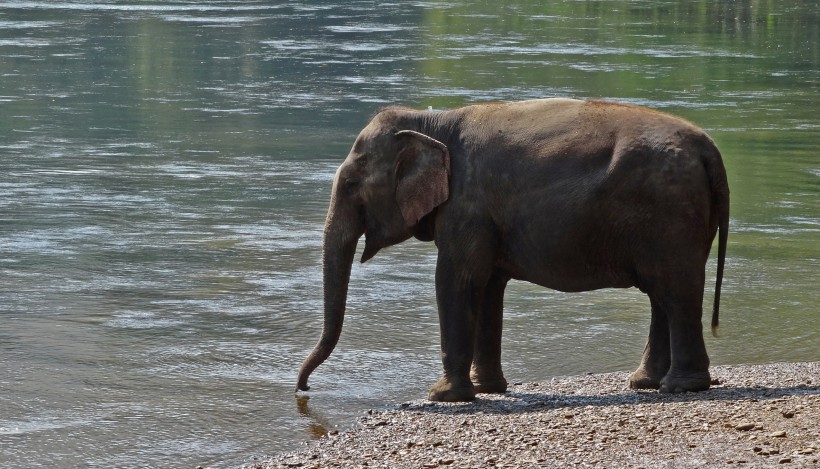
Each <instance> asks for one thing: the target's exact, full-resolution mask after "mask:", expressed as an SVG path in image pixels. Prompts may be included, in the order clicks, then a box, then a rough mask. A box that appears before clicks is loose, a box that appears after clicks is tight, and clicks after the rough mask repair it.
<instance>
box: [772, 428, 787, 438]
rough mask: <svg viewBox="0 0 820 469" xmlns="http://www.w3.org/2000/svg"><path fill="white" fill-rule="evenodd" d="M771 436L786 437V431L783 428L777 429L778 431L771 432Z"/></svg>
mask: <svg viewBox="0 0 820 469" xmlns="http://www.w3.org/2000/svg"><path fill="white" fill-rule="evenodd" d="M769 436H770V437H772V438H786V432H784V431H783V430H780V431H777V432H772V433H769Z"/></svg>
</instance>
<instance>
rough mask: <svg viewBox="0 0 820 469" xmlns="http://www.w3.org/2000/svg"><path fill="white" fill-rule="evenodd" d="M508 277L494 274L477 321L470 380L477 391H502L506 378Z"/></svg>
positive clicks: (504, 389) (505, 386)
mask: <svg viewBox="0 0 820 469" xmlns="http://www.w3.org/2000/svg"><path fill="white" fill-rule="evenodd" d="M508 281H509V278H507V277H503V276H500V275H498V273H496V274H494V275H493V276H491V277H490V281H489V282H488V284H487V286H486V288H485V289H484V301H483V302H482V304H481V307H480V309H479V310H478V315H477V317H476V321H475V333H474V336H475V347H474V352H473V364H472V368H471V370H470V380H471V381H472V382H473V385H474V386H475V391H476V392H477V393H503V392H506V391H507V380H506V379H505V378H504V372H503V371H502V370H501V329H502V316H503V309H504V289H505V288H506V287H507V282H508Z"/></svg>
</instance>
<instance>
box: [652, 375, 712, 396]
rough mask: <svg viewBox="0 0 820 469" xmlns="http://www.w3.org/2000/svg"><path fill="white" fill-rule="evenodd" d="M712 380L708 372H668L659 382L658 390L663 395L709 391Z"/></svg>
mask: <svg viewBox="0 0 820 469" xmlns="http://www.w3.org/2000/svg"><path fill="white" fill-rule="evenodd" d="M711 384H712V379H711V377H710V376H709V372H708V371H701V372H696V373H677V372H672V371H670V372H669V373H667V375H666V376H664V377H663V379H662V380H661V386H660V389H659V390H658V391H659V392H663V393H681V392H696V391H705V390H707V389H709V386H710V385H711Z"/></svg>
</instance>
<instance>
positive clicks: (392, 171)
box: [297, 111, 450, 390]
mask: <svg viewBox="0 0 820 469" xmlns="http://www.w3.org/2000/svg"><path fill="white" fill-rule="evenodd" d="M394 114H395V113H394V112H387V111H386V112H382V113H380V114H379V115H377V116H376V117H375V118H374V119H373V121H371V123H370V124H369V125H368V126H367V127H366V128H365V129H364V130H362V132H361V133H360V134H359V136H358V138H357V139H356V142H355V143H354V145H353V148H352V149H351V151H350V154H349V155H348V157H347V159H346V160H345V161H344V163H342V165H341V166H340V167H339V169H338V171H337V172H336V177H335V178H334V180H333V188H332V193H331V198H330V208H329V209H328V212H327V219H326V221H325V230H324V244H323V254H322V255H323V281H324V328H323V330H322V337H321V338H320V339H319V342H318V343H317V344H316V347H315V348H314V349H313V351H312V352H311V354H310V355H309V356H308V357H307V358H306V359H305V361H304V362H303V363H302V367H301V369H300V370H299V378H298V383H297V389H299V390H307V389H309V387H308V385H307V380H308V377H309V376H310V374H311V372H313V370H314V369H315V368H316V367H317V366H319V365H320V364H321V363H322V362H324V361H325V359H327V357H328V356H330V353H331V352H332V351H333V348H334V347H335V346H336V343H337V342H338V340H339V336H340V335H341V332H342V322H343V319H344V312H345V302H346V300H347V286H348V281H349V280H350V269H351V265H352V263H353V257H354V255H355V252H356V244H357V242H358V240H359V238H360V237H361V236H362V234H364V235H365V249H364V253H363V254H362V258H361V261H362V262H366V261H367V260H369V259H370V258H372V257H373V256H374V255H375V254H376V253H377V252H378V251H379V250H380V249H382V248H384V247H387V246H390V245H393V244H396V243H400V242H402V241H404V240H406V239H408V238H409V237H411V236H412V235H413V234H414V231H415V230H416V226H417V225H418V223H419V221H420V220H421V219H422V218H424V217H425V216H426V215H428V214H430V213H431V212H432V211H433V210H434V209H435V208H436V207H438V206H439V205H441V204H442V203H444V202H445V201H446V200H447V198H448V196H449V176H450V157H449V152H448V150H447V146H446V145H444V144H443V143H441V142H440V141H438V140H435V139H433V138H432V137H429V136H427V135H425V134H423V133H420V132H417V131H415V130H408V129H406V128H405V129H403V128H401V127H402V126H400V125H397V123H396V122H397V119H395V115H394Z"/></svg>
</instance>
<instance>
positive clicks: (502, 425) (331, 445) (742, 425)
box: [243, 361, 820, 469]
mask: <svg viewBox="0 0 820 469" xmlns="http://www.w3.org/2000/svg"><path fill="white" fill-rule="evenodd" d="M710 372H711V374H712V378H713V380H714V379H717V381H718V383H719V384H717V385H713V386H712V388H710V389H709V390H707V391H703V392H699V393H684V394H658V393H657V392H654V391H634V390H629V389H626V383H627V377H628V376H629V373H628V372H615V373H602V374H590V375H583V376H573V377H564V378H554V379H552V380H550V381H548V382H543V383H516V384H514V385H511V386H510V387H509V389H508V391H507V393H506V394H503V395H488V394H480V395H479V396H478V398H477V399H476V400H475V401H474V402H471V403H433V402H430V401H426V400H418V401H412V402H407V403H403V404H401V405H398V406H397V407H396V408H394V409H390V410H384V411H368V412H367V414H366V415H364V416H363V417H361V418H360V419H359V420H358V422H357V424H356V426H355V427H354V428H353V429H352V430H349V431H344V432H338V433H336V432H331V434H328V435H326V436H324V437H322V438H321V439H319V440H318V441H315V442H311V443H308V446H307V447H306V448H305V449H303V450H300V451H296V452H290V453H284V454H279V455H276V456H273V457H271V458H269V459H266V460H263V461H259V462H255V463H252V464H247V465H245V466H243V468H244V469H272V468H288V467H305V468H323V467H368V468H372V467H385V468H388V467H389V468H402V467H407V468H419V467H426V468H435V467H453V468H456V467H459V468H461V467H479V468H481V467H565V466H574V467H634V468H638V467H645V468H654V467H661V466H663V467H675V468H677V467H715V466H722V467H743V468H762V467H820V424H818V422H820V361H818V362H803V363H776V364H768V365H731V366H715V367H712V368H711V369H710Z"/></svg>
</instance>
